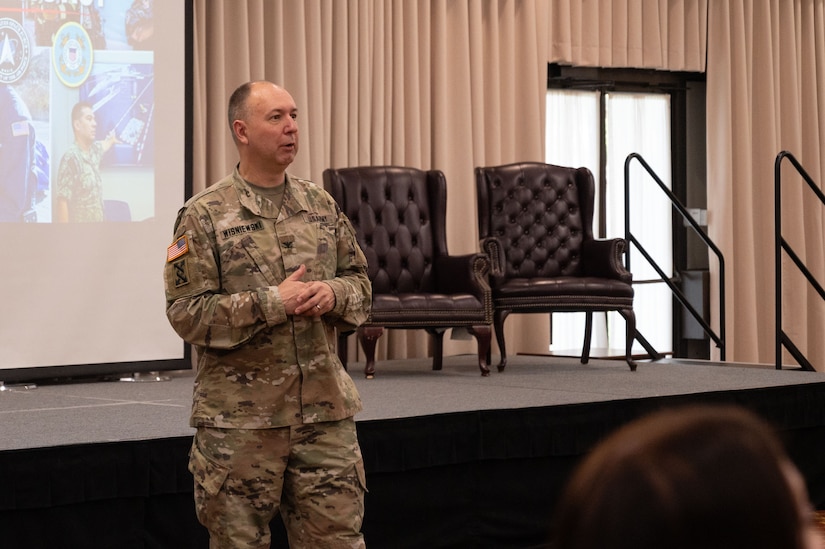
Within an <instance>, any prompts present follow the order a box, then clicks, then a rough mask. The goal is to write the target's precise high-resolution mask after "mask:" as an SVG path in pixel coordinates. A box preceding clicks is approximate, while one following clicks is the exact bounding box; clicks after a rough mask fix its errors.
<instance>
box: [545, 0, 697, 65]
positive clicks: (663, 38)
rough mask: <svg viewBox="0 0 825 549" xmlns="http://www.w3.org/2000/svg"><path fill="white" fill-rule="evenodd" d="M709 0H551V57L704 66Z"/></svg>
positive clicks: (597, 62)
mask: <svg viewBox="0 0 825 549" xmlns="http://www.w3.org/2000/svg"><path fill="white" fill-rule="evenodd" d="M707 2H708V0H552V1H551V2H549V23H548V28H549V35H550V37H551V39H550V41H549V50H548V52H547V59H548V60H549V61H555V62H560V63H565V64H570V65H576V66H582V67H634V68H646V69H666V70H679V71H699V72H703V71H704V70H705V51H706V44H707V41H706V33H707V31H706V29H707Z"/></svg>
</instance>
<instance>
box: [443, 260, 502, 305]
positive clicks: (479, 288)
mask: <svg viewBox="0 0 825 549" xmlns="http://www.w3.org/2000/svg"><path fill="white" fill-rule="evenodd" d="M435 269H436V276H437V284H438V288H436V290H437V291H438V292H439V293H445V294H473V295H475V296H477V297H478V298H479V299H481V300H482V301H484V298H485V295H489V293H490V284H489V282H488V280H487V277H488V276H489V273H490V260H489V259H488V258H487V256H486V255H484V254H481V253H475V254H467V255H446V256H441V257H439V258H438V259H437V260H436V263H435Z"/></svg>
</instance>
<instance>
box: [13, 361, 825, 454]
mask: <svg viewBox="0 0 825 549" xmlns="http://www.w3.org/2000/svg"><path fill="white" fill-rule="evenodd" d="M494 358H495V357H494ZM362 368H363V364H362V363H353V364H351V365H350V373H351V375H352V376H353V378H354V380H355V382H356V384H357V386H358V389H359V390H360V392H361V396H362V399H363V401H364V411H363V412H362V413H361V414H359V415H358V416H357V418H356V419H357V420H359V421H368V420H380V419H394V418H405V417H416V416H424V415H433V414H446V413H451V412H462V411H472V410H494V409H513V408H529V407H542V406H554V405H563V404H580V403H588V402H604V401H611V400H621V399H635V398H645V397H655V396H672V395H687V394H696V393H708V392H717V391H731V390H743V389H757V388H765V387H779V386H788V385H798V384H807V383H820V382H823V381H825V373H820V372H802V371H798V370H776V369H774V368H773V366H766V365H762V366H758V365H743V364H731V363H721V364H720V363H711V362H705V361H679V360H662V361H658V362H639V366H638V369H637V371H636V372H631V371H630V370H629V369H628V367H627V365H626V364H625V363H624V362H622V361H618V360H591V362H590V363H589V364H586V365H584V364H580V363H579V361H578V360H577V359H572V358H559V357H536V356H516V357H512V358H511V359H510V363H509V364H508V366H507V369H506V370H505V371H504V372H498V371H497V370H496V369H495V367H493V368H492V373H491V374H490V376H489V377H486V378H483V377H481V376H480V375H479V370H478V366H477V365H476V362H475V357H472V356H456V357H446V358H445V359H444V368H443V370H441V371H432V370H431V369H430V362H429V360H423V359H415V360H413V359H411V360H395V361H383V362H379V363H378V364H377V367H376V372H377V373H376V377H375V379H371V380H367V379H364V377H363V374H362ZM166 375H168V376H169V377H170V380H169V381H160V382H137V383H136V382H123V381H116V380H113V381H95V382H88V383H78V382H73V383H62V384H40V385H38V386H37V388H35V389H26V388H24V387H20V386H18V387H14V386H11V387H8V388H7V389H8V390H5V391H2V392H0V451H5V450H17V449H30V448H43V447H52V446H61V445H68V444H83V443H98V442H113V441H127V440H148V439H160V438H171V437H180V436H187V435H191V434H192V430H191V429H190V428H189V427H188V417H189V405H190V402H191V389H192V379H193V372H190V371H176V372H167V373H166Z"/></svg>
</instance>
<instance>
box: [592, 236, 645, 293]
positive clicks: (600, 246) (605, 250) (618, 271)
mask: <svg viewBox="0 0 825 549" xmlns="http://www.w3.org/2000/svg"><path fill="white" fill-rule="evenodd" d="M625 246H626V242H625V240H624V239H623V238H613V239H609V240H588V241H586V242H584V243H583V244H582V272H583V274H584V275H585V276H595V277H598V278H611V279H615V280H621V281H622V282H627V283H628V284H630V282H631V281H632V280H633V275H632V274H631V273H630V271H628V270H627V269H625V268H624V263H623V262H622V254H624V251H625Z"/></svg>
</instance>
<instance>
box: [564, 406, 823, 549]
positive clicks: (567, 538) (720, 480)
mask: <svg viewBox="0 0 825 549" xmlns="http://www.w3.org/2000/svg"><path fill="white" fill-rule="evenodd" d="M813 518H814V514H813V510H812V509H811V508H810V503H809V500H808V495H807V490H806V488H805V483H804V480H803V479H802V476H801V475H800V474H799V471H798V470H797V469H796V467H795V465H794V464H793V463H792V462H791V460H790V459H789V458H788V456H787V454H786V452H785V450H784V448H783V446H782V443H781V442H780V440H779V438H778V436H777V434H776V433H775V432H774V431H773V429H772V427H771V426H770V425H768V424H767V423H766V422H765V421H763V420H762V419H760V418H759V417H758V416H756V415H755V414H753V413H751V412H749V411H746V410H745V409H742V408H738V407H734V406H691V407H680V408H673V409H666V410H663V411H659V412H655V413H653V414H651V415H648V416H646V417H643V418H641V419H637V420H635V421H633V422H631V423H630V424H628V425H625V426H624V427H622V428H620V429H618V430H617V431H616V432H614V433H613V434H611V435H609V436H608V437H607V438H606V439H605V440H603V441H602V442H601V443H599V444H598V445H597V446H596V447H595V448H594V450H593V451H592V452H591V453H590V454H589V455H588V456H587V457H586V458H585V459H584V460H583V462H582V463H581V464H580V465H579V466H578V467H577V469H576V470H575V471H574V473H573V476H572V477H571V479H570V481H569V483H568V485H567V487H566V490H565V492H564V493H563V494H562V497H561V499H560V500H559V502H558V504H557V507H556V511H555V516H554V521H553V525H552V534H551V535H552V540H553V541H552V544H551V547H552V548H553V549H723V548H724V549H740V548H741V549H756V548H759V549H811V548H821V547H822V545H821V543H822V542H821V539H820V538H819V536H820V534H819V531H818V530H817V528H816V525H815V521H814V520H813Z"/></svg>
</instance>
